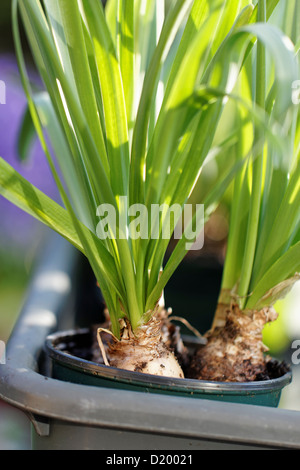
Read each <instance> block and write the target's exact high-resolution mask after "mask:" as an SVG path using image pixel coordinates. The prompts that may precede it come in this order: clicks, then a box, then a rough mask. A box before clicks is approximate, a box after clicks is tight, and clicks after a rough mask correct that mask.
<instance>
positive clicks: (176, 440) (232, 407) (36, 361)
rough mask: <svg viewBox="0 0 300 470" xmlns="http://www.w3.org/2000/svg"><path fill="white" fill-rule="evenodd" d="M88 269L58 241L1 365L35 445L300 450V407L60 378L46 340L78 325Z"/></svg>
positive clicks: (1, 388)
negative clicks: (291, 408)
mask: <svg viewBox="0 0 300 470" xmlns="http://www.w3.org/2000/svg"><path fill="white" fill-rule="evenodd" d="M81 269H82V259H81V258H78V256H77V253H76V252H75V251H73V249H72V248H71V247H70V246H69V245H68V244H67V243H66V242H65V241H64V240H62V239H61V238H59V237H58V238H57V237H55V238H54V239H53V240H51V242H50V243H49V245H48V246H47V249H46V250H45V252H44V254H43V257H42V258H41V260H40V266H39V268H38V270H37V272H36V275H35V276H34V278H33V279H32V284H31V287H30V289H29V291H28V296H27V301H26V303H25V305H24V308H23V311H22V312H21V315H20V317H19V320H18V323H17V325H16V326H15V328H14V331H13V333H12V336H11V338H10V341H9V343H8V345H7V350H6V364H3V365H0V398H1V399H3V400H5V401H6V402H7V403H9V404H11V405H13V406H15V407H16V408H18V409H19V410H22V411H23V412H24V413H25V414H26V415H27V416H28V418H29V419H30V421H31V423H32V449H37V450H39V449H43V450H46V449H50V450H55V449H96V450H97V449H104V450H114V451H116V450H123V449H124V450H145V449H149V450H152V451H153V450H177V451H178V450H179V449H180V450H181V451H184V450H185V451H187V452H190V451H192V450H195V449H197V450H200V449H226V450H230V449H236V450H238V449H300V413H299V412H295V411H289V410H285V409H280V408H272V407H265V406H255V405H245V404H236V403H228V402H221V401H213V400H207V399H199V400H198V399H197V400H195V399H194V398H192V397H188V396H184V397H183V396H176V395H173V396H172V395H166V394H161V393H160V394H156V393H146V394H145V393H141V392H140V391H132V390H123V389H117V388H112V387H109V388H107V387H102V386H101V387H98V386H94V385H84V384H79V383H72V382H66V381H65V380H60V379H58V378H54V377H53V376H52V373H51V367H50V364H49V359H48V357H47V355H45V352H44V344H45V340H46V337H48V336H49V335H50V334H53V333H54V332H55V331H58V330H64V329H74V328H75V327H76V326H78V323H79V322H77V323H76V324H74V311H77V298H78V297H77V295H76V294H77V293H78V291H79V287H80V286H82V277H81V276H79V277H78V273H80V271H81ZM99 302H100V300H99ZM81 307H82V303H81V305H80V310H81ZM89 321H90V318H89ZM80 323H81V324H83V323H84V319H83V318H81V321H80Z"/></svg>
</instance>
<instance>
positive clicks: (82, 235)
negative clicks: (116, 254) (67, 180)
mask: <svg viewBox="0 0 300 470" xmlns="http://www.w3.org/2000/svg"><path fill="white" fill-rule="evenodd" d="M12 11H13V33H14V40H15V45H16V53H17V59H18V63H19V69H20V74H21V80H22V83H23V86H24V90H25V93H26V96H27V100H28V106H29V109H30V112H31V115H32V119H33V122H34V125H35V128H36V131H37V134H38V136H39V139H40V141H41V145H42V148H43V150H44V152H45V155H46V158H47V160H48V163H49V166H50V168H51V171H52V174H53V177H54V179H55V182H56V184H57V187H58V189H59V192H60V194H61V197H62V200H63V203H64V204H65V206H66V208H67V211H68V213H69V215H70V218H71V220H72V223H73V227H74V229H75V231H76V232H77V233H78V237H79V239H80V242H81V244H82V246H83V248H84V253H85V254H86V256H87V257H88V259H89V261H90V263H91V266H92V268H93V270H94V272H95V275H96V277H97V279H98V281H99V283H100V285H101V282H102V281H103V282H104V285H106V282H107V281H106V280H107V279H108V280H109V282H110V283H111V284H112V285H113V287H114V289H115V291H116V292H117V293H118V295H120V298H121V299H122V301H123V302H124V304H126V302H125V296H124V295H123V294H122V288H123V286H122V281H120V279H119V277H118V273H117V270H116V267H115V260H114V258H113V257H112V256H111V254H110V253H109V252H108V250H106V248H105V247H104V244H103V242H102V241H101V240H99V239H98V238H97V237H96V236H95V235H94V234H93V233H92V232H90V231H89V230H88V229H87V228H86V227H85V226H83V225H82V224H81V222H80V221H79V220H78V219H77V217H76V214H75V213H74V210H73V208H72V205H71V204H70V202H69V199H68V197H67V195H66V192H65V190H64V187H63V185H62V184H61V181H60V179H59V176H58V174H57V171H56V168H55V165H54V164H53V161H52V159H51V154H50V152H49V148H48V145H47V142H46V140H45V137H44V132H43V128H42V126H41V122H40V119H39V116H38V111H37V109H36V106H35V103H34V101H33V98H32V91H31V88H30V83H29V78H28V76H27V72H26V67H25V62H24V56H23V53H22V47H21V39H20V32H19V28H18V17H17V13H18V0H13V10H12Z"/></svg>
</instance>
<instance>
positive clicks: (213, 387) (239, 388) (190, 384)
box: [45, 328, 292, 393]
mask: <svg viewBox="0 0 300 470" xmlns="http://www.w3.org/2000/svg"><path fill="white" fill-rule="evenodd" d="M90 332H91V330H90V329H89V328H80V329H71V330H66V331H58V332H56V333H52V334H51V335H49V336H47V338H46V340H45V350H46V352H47V354H48V355H49V357H50V358H51V359H52V360H54V361H56V362H58V363H60V364H61V365H64V366H66V367H69V368H72V369H76V370H81V371H83V372H84V373H86V374H90V375H93V376H101V377H103V378H105V379H109V380H118V381H120V382H123V383H131V384H135V385H141V386H145V385H148V387H149V388H153V387H159V388H160V389H164V390H168V389H171V388H174V387H176V388H178V390H182V391H186V392H191V391H192V392H193V391H195V392H210V393H220V391H222V392H225V393H241V392H246V393H251V392H255V393H260V392H261V393H265V392H268V391H274V390H276V389H278V390H279V389H282V388H284V387H285V386H286V385H288V384H289V383H290V382H291V381H292V372H291V370H289V371H288V372H286V373H285V374H284V375H282V376H281V377H278V378H276V379H269V380H261V381H255V382H254V381H253V382H217V381H207V380H197V379H188V378H173V377H162V376H157V375H151V374H145V373H142V372H137V371H129V370H125V369H119V368H116V367H112V366H106V365H105V364H99V363H97V362H93V361H90V360H87V359H83V358H80V357H77V356H74V355H72V354H70V353H67V352H65V351H61V350H59V349H58V348H57V345H58V344H59V342H62V343H63V342H65V340H66V339H67V338H71V337H73V336H78V335H83V334H89V333H90ZM191 342H192V344H193V346H194V345H195V344H196V341H195V339H194V338H192V341H191Z"/></svg>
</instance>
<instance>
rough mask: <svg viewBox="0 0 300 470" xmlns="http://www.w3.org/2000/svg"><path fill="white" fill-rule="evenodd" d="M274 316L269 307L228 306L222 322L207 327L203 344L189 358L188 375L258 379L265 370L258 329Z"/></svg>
mask: <svg viewBox="0 0 300 470" xmlns="http://www.w3.org/2000/svg"><path fill="white" fill-rule="evenodd" d="M276 318H277V313H276V312H275V310H274V309H273V308H264V309H262V310H260V311H256V310H255V311H246V312H243V311H241V310H240V309H239V307H238V306H237V305H232V306H231V307H229V308H228V309H227V316H226V322H225V325H224V326H223V327H216V328H214V329H212V330H211V331H209V332H208V333H207V334H206V338H207V344H206V345H205V346H202V347H200V348H199V349H198V350H197V352H196V353H195V355H194V357H193V358H192V361H191V366H190V370H189V377H190V378H194V379H202V380H212V381H222V382H248V381H254V380H262V378H263V377H264V376H265V375H266V374H267V372H266V370H267V359H266V357H265V352H266V350H267V348H266V347H265V346H264V344H263V341H262V330H263V327H264V325H265V324H266V323H268V322H271V321H274V320H275V319H276Z"/></svg>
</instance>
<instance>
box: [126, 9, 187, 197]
mask: <svg viewBox="0 0 300 470" xmlns="http://www.w3.org/2000/svg"><path fill="white" fill-rule="evenodd" d="M191 4H192V2H191V1H190V0H178V1H177V2H176V3H175V5H174V7H173V8H172V9H171V11H170V12H169V14H168V16H167V18H166V21H165V23H164V26H163V29H162V32H161V35H160V39H159V42H158V45H157V47H156V49H155V52H154V54H153V57H152V60H151V63H150V65H149V68H148V70H147V73H146V76H145V80H144V86H143V90H142V95H141V99H140V104H139V108H138V113H137V118H136V124H135V128H134V132H133V141H132V152H131V174H130V204H135V203H138V202H139V203H140V202H142V201H144V197H145V193H144V164H145V156H146V146H147V131H148V124H149V119H150V113H151V104H152V97H153V92H154V90H155V87H156V86H157V81H158V78H159V74H160V71H161V67H162V60H163V57H164V54H166V51H168V50H169V47H170V39H171V38H172V37H173V35H174V32H175V31H176V30H177V24H178V20H180V19H183V18H184V16H185V15H186V13H187V11H188V9H189V8H190V7H191Z"/></svg>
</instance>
